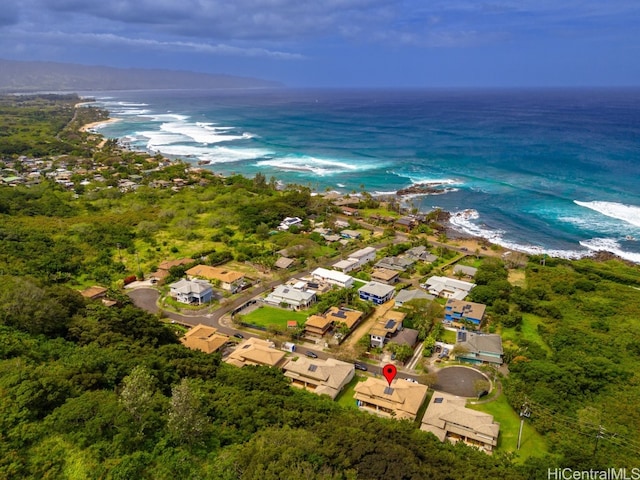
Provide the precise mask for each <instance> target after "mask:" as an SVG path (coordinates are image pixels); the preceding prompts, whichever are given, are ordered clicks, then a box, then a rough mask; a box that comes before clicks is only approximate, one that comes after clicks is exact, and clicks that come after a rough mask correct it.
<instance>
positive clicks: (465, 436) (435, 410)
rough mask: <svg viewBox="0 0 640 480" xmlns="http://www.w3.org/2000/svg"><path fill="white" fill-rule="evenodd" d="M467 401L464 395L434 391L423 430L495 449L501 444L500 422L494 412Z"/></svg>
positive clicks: (423, 423)
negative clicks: (475, 408)
mask: <svg viewBox="0 0 640 480" xmlns="http://www.w3.org/2000/svg"><path fill="white" fill-rule="evenodd" d="M465 404H466V399H465V398H461V397H456V396H454V395H450V394H448V393H442V392H435V393H434V394H433V397H431V401H430V402H429V406H428V407H427V411H426V412H425V414H424V417H422V424H421V426H420V430H423V431H425V432H431V433H433V434H434V435H435V436H436V437H438V439H439V440H440V441H441V442H444V441H445V440H449V441H450V442H452V443H456V442H464V443H466V444H467V445H472V446H474V447H477V448H479V449H480V450H482V451H484V452H486V453H492V452H493V449H494V448H495V447H496V446H497V445H498V435H499V434H500V424H499V423H497V422H495V421H494V420H493V415H490V414H488V413H484V412H478V411H476V410H471V409H470V408H466V407H465Z"/></svg>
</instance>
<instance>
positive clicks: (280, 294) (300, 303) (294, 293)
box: [264, 285, 316, 310]
mask: <svg viewBox="0 0 640 480" xmlns="http://www.w3.org/2000/svg"><path fill="white" fill-rule="evenodd" d="M315 301H316V294H315V292H309V291H306V290H298V289H296V288H293V287H292V286H290V285H279V286H278V287H276V289H275V290H274V291H273V292H271V293H270V294H269V295H268V296H267V297H266V298H265V299H264V303H268V304H271V305H282V304H286V305H288V306H289V307H291V308H292V309H294V310H300V309H301V308H307V307H308V306H309V305H311V304H312V303H313V302H315Z"/></svg>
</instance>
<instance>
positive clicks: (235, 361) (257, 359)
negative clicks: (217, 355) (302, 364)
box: [224, 337, 285, 367]
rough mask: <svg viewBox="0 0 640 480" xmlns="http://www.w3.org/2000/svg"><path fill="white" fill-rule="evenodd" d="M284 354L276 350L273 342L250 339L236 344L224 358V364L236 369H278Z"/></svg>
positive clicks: (282, 361)
mask: <svg viewBox="0 0 640 480" xmlns="http://www.w3.org/2000/svg"><path fill="white" fill-rule="evenodd" d="M284 358H285V352H283V351H281V350H277V349H276V347H275V344H274V343H273V342H269V341H267V340H262V339H261V338H256V337H251V338H249V339H247V340H245V341H243V342H241V343H239V344H238V346H237V347H236V349H235V350H234V351H233V352H231V353H230V354H229V356H228V357H227V358H225V360H224V361H225V362H226V363H228V364H230V365H235V366H236V367H244V366H247V365H262V366H268V367H278V366H280V365H282V364H283V363H284Z"/></svg>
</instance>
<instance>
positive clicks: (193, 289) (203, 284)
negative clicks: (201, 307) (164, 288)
mask: <svg viewBox="0 0 640 480" xmlns="http://www.w3.org/2000/svg"><path fill="white" fill-rule="evenodd" d="M169 288H170V289H171V292H170V295H171V296H172V297H174V298H175V299H176V300H177V301H178V302H181V303H198V304H202V303H207V302H210V301H211V300H212V299H213V288H212V287H211V284H210V283H209V282H207V281H205V280H187V279H185V278H183V279H181V280H178V281H177V282H175V283H172V284H171V285H169Z"/></svg>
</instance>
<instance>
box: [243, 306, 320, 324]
mask: <svg viewBox="0 0 640 480" xmlns="http://www.w3.org/2000/svg"><path fill="white" fill-rule="evenodd" d="M308 316H309V312H294V311H292V310H284V309H282V308H276V307H266V306H263V307H259V308H257V309H255V310H254V311H253V312H251V313H249V314H248V315H244V316H243V321H244V322H245V323H251V324H253V325H260V326H263V327H268V326H269V325H280V326H281V327H283V328H286V327H287V322H288V321H289V320H295V321H296V322H298V323H304V322H305V321H306V320H307V317H308Z"/></svg>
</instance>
